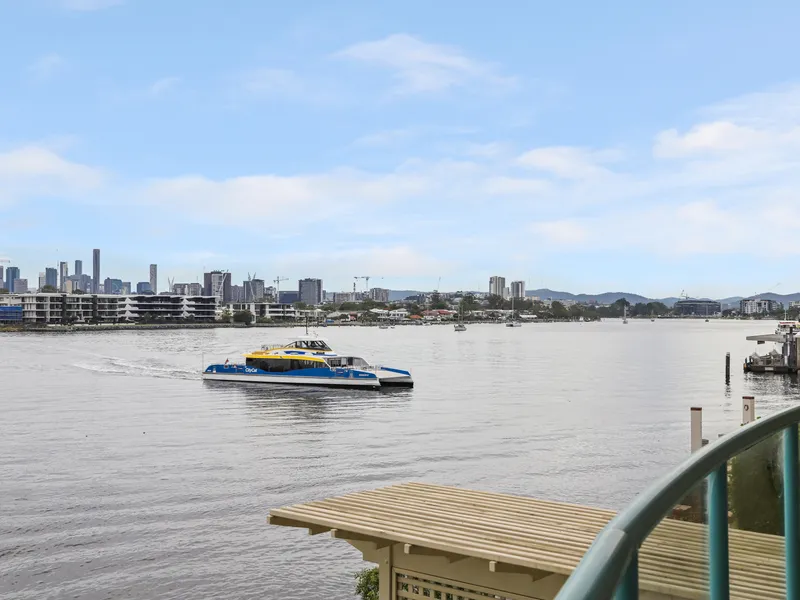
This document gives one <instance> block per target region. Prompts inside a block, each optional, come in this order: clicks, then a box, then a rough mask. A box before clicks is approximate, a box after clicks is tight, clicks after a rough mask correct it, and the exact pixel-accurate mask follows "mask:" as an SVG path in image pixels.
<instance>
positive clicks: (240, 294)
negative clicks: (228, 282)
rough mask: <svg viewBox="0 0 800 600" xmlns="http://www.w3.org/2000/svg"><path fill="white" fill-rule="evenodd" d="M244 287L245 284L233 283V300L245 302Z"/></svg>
mask: <svg viewBox="0 0 800 600" xmlns="http://www.w3.org/2000/svg"><path fill="white" fill-rule="evenodd" d="M244 289H245V287H244V286H243V285H232V286H231V302H244Z"/></svg>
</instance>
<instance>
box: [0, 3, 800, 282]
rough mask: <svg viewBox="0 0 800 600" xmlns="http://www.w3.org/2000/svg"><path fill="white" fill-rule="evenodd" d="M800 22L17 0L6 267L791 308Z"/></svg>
mask: <svg viewBox="0 0 800 600" xmlns="http://www.w3.org/2000/svg"><path fill="white" fill-rule="evenodd" d="M799 18H800V4H798V3H796V2H788V1H787V2H765V3H761V4H759V5H758V6H756V5H754V4H752V3H750V2H717V1H707V2H703V3H696V2H681V1H678V2H670V3H644V2H612V3H594V2H568V3H533V2H522V1H520V2H505V3H502V4H501V5H497V4H494V5H493V4H491V3H486V2H467V3H464V2H450V1H439V2H436V3H431V2H421V1H406V2H403V3H395V4H394V5H392V6H387V5H385V4H380V5H379V4H376V3H373V2H366V1H365V2H337V3H332V2H327V1H326V2H304V3H288V2H286V3H278V2H258V1H255V0H253V1H249V0H231V1H230V2H225V3H223V2H196V1H193V0H170V1H169V2H165V1H163V0H116V1H115V0H24V1H23V0H0V89H2V93H1V94H0V256H7V257H10V258H11V259H12V260H13V263H14V264H15V265H16V266H19V267H20V268H21V270H22V275H23V277H28V278H29V279H30V280H35V279H36V277H37V275H38V272H39V271H43V270H44V267H45V266H51V265H54V264H55V263H56V262H57V261H59V260H69V261H72V260H74V259H76V258H80V259H83V260H84V264H85V265H88V264H90V263H91V249H92V248H94V247H99V248H102V250H103V271H102V276H103V277H106V276H112V277H119V278H122V279H125V280H131V281H133V282H136V281H144V280H146V279H147V278H148V265H149V264H150V263H151V262H156V263H158V264H159V274H160V277H161V281H162V286H163V285H164V283H165V279H166V278H167V277H175V278H176V280H178V281H196V280H197V279H198V277H199V278H200V279H202V271H203V268H204V267H206V268H212V267H214V268H225V269H230V270H231V271H232V272H233V279H234V281H237V280H241V279H244V278H246V276H247V273H248V272H250V273H253V272H256V273H258V275H259V276H260V277H264V278H265V279H274V278H275V277H276V276H278V275H281V276H284V277H289V278H291V279H298V278H302V277H322V278H323V280H324V283H325V288H326V289H328V290H330V291H335V290H341V289H351V288H352V283H353V276H354V275H372V276H373V277H374V279H373V280H372V284H373V285H380V286H385V287H390V288H394V289H406V288H422V289H432V288H434V287H436V285H437V281H438V278H439V277H441V278H442V283H441V288H442V289H444V290H456V289H479V290H484V289H486V288H487V286H488V277H489V276H490V275H493V274H499V275H504V276H506V277H507V278H508V279H524V280H526V281H527V282H528V286H529V288H535V287H550V288H554V289H566V290H569V291H574V292H601V291H619V290H624V291H633V292H639V293H643V294H647V295H650V296H653V297H656V296H675V295H677V294H678V293H679V292H680V291H681V290H686V292H687V293H689V294H692V295H698V296H699V295H709V296H726V295H733V294H751V293H755V292H757V291H766V290H769V289H772V288H775V291H777V292H784V293H786V292H789V291H797V290H798V289H800V283H797V284H796V283H795V279H796V277H795V275H796V268H795V263H796V262H797V258H798V255H800V244H798V243H797V241H796V236H795V234H794V231H795V229H796V227H797V223H798V222H800V194H798V191H800V169H798V167H800V73H798V67H797V56H800V36H798V35H797V34H796V27H795V24H796V23H797V22H798V19H799ZM378 277H383V279H378ZM778 282H780V286H777V287H776V284H777V283H778ZM286 285H287V284H282V287H284V289H286ZM361 285H363V283H361V282H360V283H359V286H361Z"/></svg>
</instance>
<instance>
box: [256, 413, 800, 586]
mask: <svg viewBox="0 0 800 600" xmlns="http://www.w3.org/2000/svg"><path fill="white" fill-rule="evenodd" d="M743 411H744V412H743V423H745V424H744V425H743V426H742V427H740V428H739V429H737V430H735V431H733V432H731V433H729V434H727V435H724V436H722V437H720V438H718V439H716V440H714V441H713V442H711V443H708V444H703V443H702V442H704V440H702V439H700V438H701V437H702V433H701V430H700V429H699V427H695V425H696V423H695V421H698V422H699V414H698V415H696V414H695V413H699V409H692V420H693V428H692V450H693V452H692V454H691V456H690V457H689V458H687V459H686V460H684V461H683V462H682V463H681V464H679V465H678V466H677V467H675V468H674V469H672V470H671V471H670V472H668V473H667V474H665V475H664V476H663V477H662V478H661V479H660V480H658V481H656V482H655V483H654V484H652V485H651V486H650V487H648V488H647V489H645V490H643V491H642V492H641V493H640V494H639V495H638V496H637V497H636V498H635V499H634V500H633V501H632V503H631V504H630V505H629V506H628V507H627V508H625V509H623V510H622V511H620V512H618V513H617V512H615V511H612V510H606V509H602V508H593V507H588V506H581V505H577V504H572V503H565V502H554V501H549V500H542V499H537V498H534V497H530V496H519V495H510V494H500V493H493V492H482V491H474V490H467V489H462V488H458V487H450V486H441V485H434V484H430V483H405V484H400V485H393V486H389V487H384V488H380V489H377V490H370V491H362V492H356V493H352V494H347V495H344V496H339V497H334V498H328V499H326V500H319V501H312V502H307V503H303V504H297V505H294V506H287V507H284V508H276V509H273V510H271V511H270V514H269V517H268V522H269V523H270V524H271V525H277V526H285V527H297V528H303V529H307V530H308V533H309V534H310V535H319V534H324V533H329V534H330V535H331V537H333V538H335V539H339V540H343V541H346V542H348V543H349V544H351V545H352V546H353V547H355V548H356V549H357V550H358V551H360V552H361V554H362V557H363V558H364V560H366V561H369V562H372V563H375V564H376V565H377V566H378V571H379V586H380V587H379V594H378V597H379V600H425V599H437V598H438V599H441V600H487V599H489V598H494V599H502V600H553V599H555V600H605V599H610V598H611V597H613V598H615V600H635V599H639V598H641V599H644V600H667V599H669V600H677V599H684V598H686V599H690V598H691V599H701V598H702V599H706V598H707V599H710V600H730V599H740V600H771V599H778V598H781V599H782V598H792V599H798V598H800V465H799V463H800V449H799V446H800V443H798V436H799V434H798V423H800V406H793V407H791V408H788V409H785V410H783V411H781V412H778V413H775V414H772V415H770V416H768V417H765V418H763V419H758V420H756V419H755V414H754V411H753V409H752V398H750V397H744V398H743ZM776 434H780V435H781V436H782V440H783V442H782V443H783V447H782V452H781V459H780V462H781V463H782V494H781V496H782V498H783V505H784V519H783V521H784V522H783V535H774V534H767V533H759V532H754V531H744V530H738V529H735V528H732V527H731V525H730V519H731V513H730V512H729V504H728V465H729V461H730V460H731V459H733V458H734V457H735V456H736V455H737V454H739V453H741V452H743V451H745V450H746V449H747V448H750V447H752V446H753V445H754V444H756V443H758V442H760V441H762V440H766V439H769V438H773V437H774V436H775V435H776ZM695 437H696V438H697V439H696V440H695V439H694V438H695ZM701 484H705V485H704V488H705V489H706V494H707V497H706V500H705V502H704V503H703V504H704V507H703V512H705V513H706V518H705V519H703V520H702V522H690V521H685V520H680V519H677V518H665V516H666V515H669V514H673V515H674V513H673V512H672V511H673V509H674V508H675V507H676V505H678V504H679V503H680V501H681V500H682V499H684V498H685V497H686V496H687V494H690V493H691V492H692V491H693V490H696V489H697V486H698V485H701ZM313 592H314V591H313V590H309V594H310V596H313Z"/></svg>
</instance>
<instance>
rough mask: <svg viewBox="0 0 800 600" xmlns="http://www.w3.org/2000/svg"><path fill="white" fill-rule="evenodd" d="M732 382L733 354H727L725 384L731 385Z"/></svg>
mask: <svg viewBox="0 0 800 600" xmlns="http://www.w3.org/2000/svg"><path fill="white" fill-rule="evenodd" d="M730 382H731V353H730V352H726V353H725V384H726V385H729V384H730Z"/></svg>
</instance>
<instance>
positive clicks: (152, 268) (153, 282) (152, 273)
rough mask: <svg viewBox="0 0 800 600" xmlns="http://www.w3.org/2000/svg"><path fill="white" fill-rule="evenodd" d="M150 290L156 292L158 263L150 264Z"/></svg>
mask: <svg viewBox="0 0 800 600" xmlns="http://www.w3.org/2000/svg"><path fill="white" fill-rule="evenodd" d="M150 290H151V291H152V292H153V293H154V294H157V293H158V265H150Z"/></svg>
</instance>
